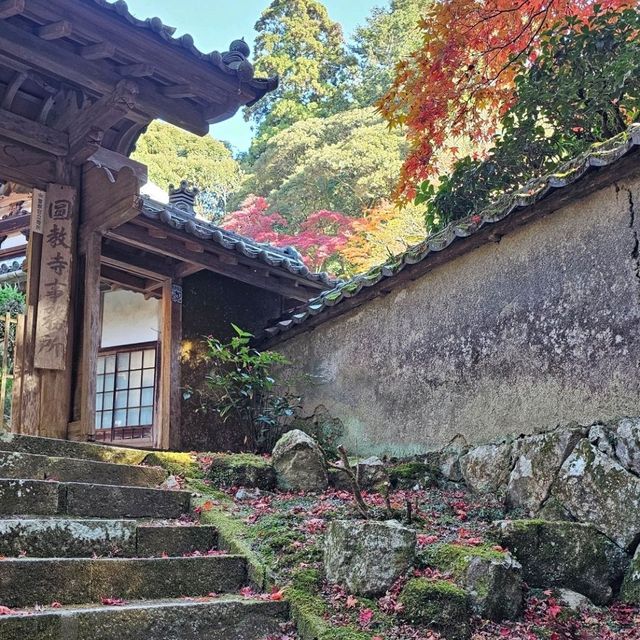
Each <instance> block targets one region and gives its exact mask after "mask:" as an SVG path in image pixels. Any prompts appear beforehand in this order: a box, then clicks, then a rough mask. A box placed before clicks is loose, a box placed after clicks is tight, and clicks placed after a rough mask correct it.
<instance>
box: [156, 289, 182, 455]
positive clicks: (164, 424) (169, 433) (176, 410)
mask: <svg viewBox="0 0 640 640" xmlns="http://www.w3.org/2000/svg"><path fill="white" fill-rule="evenodd" d="M181 340H182V282H181V281H179V280H166V281H165V282H164V283H163V285H162V330H161V333H160V345H161V362H160V402H159V403H158V412H157V418H158V420H157V422H158V429H157V430H156V434H155V442H154V445H155V446H156V447H157V448H159V449H169V448H172V447H173V448H176V447H178V446H179V444H180V343H181Z"/></svg>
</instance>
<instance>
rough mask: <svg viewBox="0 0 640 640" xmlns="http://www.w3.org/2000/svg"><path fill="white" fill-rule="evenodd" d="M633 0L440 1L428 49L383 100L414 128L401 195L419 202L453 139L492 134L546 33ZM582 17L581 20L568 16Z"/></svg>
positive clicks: (427, 35) (427, 19) (430, 15)
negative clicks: (423, 184) (521, 70)
mask: <svg viewBox="0 0 640 640" xmlns="http://www.w3.org/2000/svg"><path fill="white" fill-rule="evenodd" d="M633 5H635V2H633V1H632V0H600V1H599V2H594V1H593V0H483V1H481V0H440V1H438V2H433V3H432V4H431V6H430V7H429V8H428V9H427V11H426V13H425V15H424V16H423V18H422V20H421V22H420V29H421V31H422V37H423V44H422V47H421V48H420V49H419V50H418V51H416V52H415V54H414V55H413V56H412V57H411V58H410V59H408V60H406V61H403V62H401V63H400V64H399V66H398V70H397V76H396V79H395V82H394V84H393V86H392V88H391V89H390V91H389V93H388V94H387V95H386V96H385V97H383V99H382V100H381V101H380V103H379V105H378V106H379V108H380V110H381V112H382V113H383V115H384V116H385V117H386V118H387V120H388V121H389V123H390V124H391V125H404V126H406V127H407V131H408V138H409V142H410V153H409V155H408V157H407V159H406V161H405V163H404V166H403V169H402V172H401V176H400V182H399V185H398V195H399V196H400V197H401V199H403V200H411V199H413V198H414V196H415V193H416V186H417V185H418V184H419V183H420V182H422V181H423V180H425V179H428V178H430V177H432V176H433V174H434V173H435V171H436V169H435V167H436V160H437V159H438V157H440V156H441V155H442V154H451V153H454V154H455V152H456V149H455V147H454V145H453V144H452V143H451V140H454V139H456V138H459V137H463V138H471V140H475V141H484V140H488V139H490V138H491V137H492V136H493V135H494V134H495V132H496V126H497V123H498V121H499V119H500V117H501V116H503V115H504V113H505V111H506V110H507V109H508V108H509V106H510V105H511V104H512V102H513V98H514V82H513V80H514V77H515V75H516V73H517V71H518V69H519V68H520V65H521V64H527V62H528V61H533V60H534V59H535V56H536V42H538V40H539V37H540V35H541V34H542V33H543V32H544V31H546V30H548V29H550V28H552V27H553V26H554V25H558V24H560V23H562V24H563V28H580V26H581V24H582V22H583V21H584V20H587V19H588V18H589V16H591V15H592V14H593V13H594V11H595V7H599V8H600V10H612V9H613V10H617V9H622V8H625V7H629V6H633ZM568 18H569V19H570V18H575V21H573V22H572V21H571V20H567V19H568Z"/></svg>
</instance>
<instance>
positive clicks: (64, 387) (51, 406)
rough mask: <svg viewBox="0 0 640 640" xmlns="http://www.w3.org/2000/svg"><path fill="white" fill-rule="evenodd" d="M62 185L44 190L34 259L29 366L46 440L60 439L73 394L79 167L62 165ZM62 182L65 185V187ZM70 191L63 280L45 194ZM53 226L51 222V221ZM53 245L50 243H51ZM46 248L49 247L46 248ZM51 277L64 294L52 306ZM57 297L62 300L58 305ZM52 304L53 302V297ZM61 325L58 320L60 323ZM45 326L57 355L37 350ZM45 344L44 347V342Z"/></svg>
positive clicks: (43, 336) (48, 197)
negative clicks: (56, 343)
mask: <svg viewBox="0 0 640 640" xmlns="http://www.w3.org/2000/svg"><path fill="white" fill-rule="evenodd" d="M64 179H65V183H63V184H61V185H49V187H48V189H47V206H46V210H45V228H44V234H43V251H42V257H41V260H40V274H41V275H40V287H39V296H38V309H37V313H36V334H35V335H36V344H35V354H34V366H35V367H36V371H37V373H38V375H39V378H40V380H39V387H40V390H39V395H40V411H39V413H40V415H39V425H38V435H41V436H48V437H52V438H66V437H67V431H68V425H69V420H70V418H71V403H72V397H73V384H72V380H73V366H72V364H73V353H74V347H75V342H74V338H75V329H76V318H75V313H74V306H73V304H72V296H73V292H74V291H75V290H76V280H77V268H78V265H77V262H78V259H77V258H78V246H77V237H78V226H79V224H78V222H79V215H80V202H79V200H80V198H79V195H80V188H81V181H80V170H79V167H67V172H66V173H65V175H64ZM66 185H68V186H66ZM69 187H70V189H71V190H73V191H74V192H75V194H74V197H73V205H72V210H71V225H70V226H69V228H68V234H67V236H66V237H65V240H66V244H67V245H68V247H69V253H68V260H69V265H68V266H69V273H68V277H67V278H65V277H64V276H65V272H62V274H61V275H59V274H58V272H57V271H56V270H55V267H54V266H53V265H54V264H56V262H55V261H56V258H57V257H58V250H60V253H61V254H64V251H62V249H64V248H65V247H63V246H62V245H61V244H59V242H61V240H62V238H61V237H59V238H58V241H57V243H56V242H53V236H54V235H55V234H54V233H53V228H52V227H51V228H50V231H51V233H49V232H47V226H46V223H47V218H49V224H51V218H52V216H53V218H55V217H56V215H55V213H53V212H52V211H51V210H50V209H51V207H50V204H51V203H50V192H53V195H54V196H55V195H56V194H57V193H58V192H61V191H63V190H64V189H66V190H67V191H66V192H65V193H67V195H68V194H70V193H71V191H70V190H69ZM53 224H54V225H55V224H56V222H55V221H54V222H53ZM57 224H58V228H59V227H60V226H61V224H62V223H61V222H58V223H57ZM56 244H57V246H53V245H56ZM45 247H48V249H49V254H50V257H49V258H47V257H46V256H45V249H44V248H45ZM51 249H55V251H54V252H51ZM56 279H58V280H60V282H61V283H62V282H63V281H64V287H63V286H62V285H60V287H59V289H58V290H59V291H63V292H64V296H63V297H62V298H59V299H58V304H54V305H53V306H52V299H51V298H48V297H47V293H50V292H51V291H52V290H53V287H52V286H51V284H52V282H53V281H55V280H56ZM44 300H46V301H47V305H45V306H44V307H43V301H44ZM60 301H63V303H61V302H60ZM54 302H55V300H54ZM61 323H62V324H61ZM60 326H63V327H64V331H63V332H59V331H58V327H60ZM49 327H52V328H53V329H55V331H56V332H57V333H56V339H58V338H59V340H60V345H61V347H62V350H63V355H61V352H60V351H57V352H56V353H57V355H56V356H55V357H52V354H51V352H50V349H49V354H48V355H47V353H45V351H47V349H43V342H42V338H44V339H45V341H46V340H47V339H48V338H49V336H48V335H47V331H48V330H49ZM49 346H50V345H49Z"/></svg>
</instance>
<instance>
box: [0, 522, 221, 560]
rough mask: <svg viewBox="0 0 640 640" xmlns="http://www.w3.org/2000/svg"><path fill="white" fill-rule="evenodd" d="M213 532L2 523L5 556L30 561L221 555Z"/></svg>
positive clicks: (0, 540)
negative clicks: (199, 554) (214, 552)
mask: <svg viewBox="0 0 640 640" xmlns="http://www.w3.org/2000/svg"><path fill="white" fill-rule="evenodd" d="M217 544H218V532H217V530H216V529H215V527H212V526H183V525H157V524H149V525H139V524H138V523H137V522H136V521H135V520H98V519H71V518H63V517H58V518H52V517H49V518H9V519H4V520H0V556H5V557H18V555H20V554H21V553H25V554H26V556H27V557H29V558H90V557H92V556H93V555H97V556H117V557H122V558H134V557H153V556H162V555H163V554H166V555H168V556H174V557H180V556H183V555H184V554H187V553H193V552H194V551H199V552H202V553H206V552H207V551H210V550H211V549H216V548H217Z"/></svg>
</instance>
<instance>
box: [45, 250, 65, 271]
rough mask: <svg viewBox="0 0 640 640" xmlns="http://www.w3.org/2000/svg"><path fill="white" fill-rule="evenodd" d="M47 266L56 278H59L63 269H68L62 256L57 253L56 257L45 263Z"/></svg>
mask: <svg viewBox="0 0 640 640" xmlns="http://www.w3.org/2000/svg"><path fill="white" fill-rule="evenodd" d="M47 266H48V267H49V268H50V269H51V271H53V272H54V273H55V274H56V275H57V276H61V275H62V274H63V272H64V271H65V269H67V268H68V266H69V263H68V262H67V261H66V260H65V259H64V256H63V255H62V254H61V253H60V252H59V251H58V253H56V255H55V256H54V257H53V258H51V260H49V262H47Z"/></svg>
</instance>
